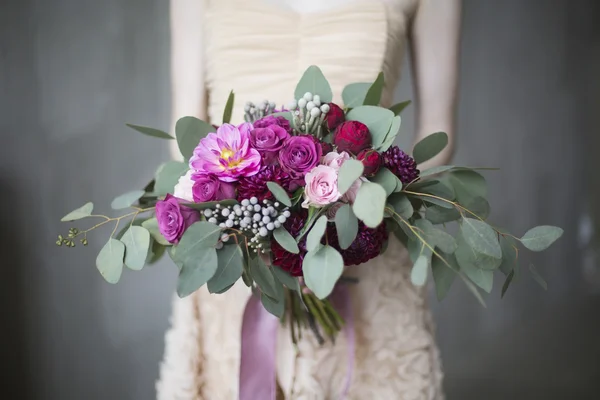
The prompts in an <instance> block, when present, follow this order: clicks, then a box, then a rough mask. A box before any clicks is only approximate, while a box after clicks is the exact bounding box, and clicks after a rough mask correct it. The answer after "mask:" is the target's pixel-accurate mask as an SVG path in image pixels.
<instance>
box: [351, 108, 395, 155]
mask: <svg viewBox="0 0 600 400" xmlns="http://www.w3.org/2000/svg"><path fill="white" fill-rule="evenodd" d="M393 119H394V113H393V112H391V111H390V110H388V109H385V108H381V107H376V106H360V107H356V108H353V109H352V110H350V111H348V113H347V114H346V120H348V121H360V122H362V123H363V124H365V125H366V126H367V127H368V128H369V132H370V133H371V140H372V145H373V148H374V149H375V150H381V146H382V144H383V142H384V140H385V138H386V136H387V134H388V132H389V130H390V126H391V125H392V120H393Z"/></svg>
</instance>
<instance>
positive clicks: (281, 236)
mask: <svg viewBox="0 0 600 400" xmlns="http://www.w3.org/2000/svg"><path fill="white" fill-rule="evenodd" d="M273 238H274V239H275V240H276V241H277V243H279V244H280V245H281V247H283V248H284V249H285V250H286V251H289V252H290V253H294V254H298V253H300V249H299V248H298V243H296V239H294V237H293V236H292V235H290V233H289V232H288V231H287V230H286V229H285V228H284V227H283V226H282V227H280V228H277V229H275V230H274V231H273Z"/></svg>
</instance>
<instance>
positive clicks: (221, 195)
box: [192, 173, 235, 203]
mask: <svg viewBox="0 0 600 400" xmlns="http://www.w3.org/2000/svg"><path fill="white" fill-rule="evenodd" d="M192 180H193V181H194V186H193V187H192V196H193V198H194V202H196V203H205V202H207V201H220V200H226V199H233V198H235V186H234V185H233V184H232V183H229V182H223V181H220V180H219V178H217V177H216V175H212V174H205V173H197V174H193V175H192Z"/></svg>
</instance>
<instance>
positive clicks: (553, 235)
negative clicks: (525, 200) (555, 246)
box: [521, 225, 563, 251]
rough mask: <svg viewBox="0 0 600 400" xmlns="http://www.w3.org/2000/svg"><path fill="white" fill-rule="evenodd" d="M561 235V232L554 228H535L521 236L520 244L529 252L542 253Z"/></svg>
mask: <svg viewBox="0 0 600 400" xmlns="http://www.w3.org/2000/svg"><path fill="white" fill-rule="evenodd" d="M562 234H563V230H562V229H561V228H558V227H556V226H549V225H542V226H536V227H535V228H531V229H530V230H528V231H527V232H526V233H525V234H524V235H523V237H522V238H521V243H523V246H525V247H527V248H528V249H529V250H531V251H543V250H546V249H547V248H548V247H550V246H551V245H552V243H554V242H555V241H556V240H558V238H560V237H561V236H562Z"/></svg>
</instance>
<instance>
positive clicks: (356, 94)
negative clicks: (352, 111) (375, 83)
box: [342, 82, 371, 108]
mask: <svg viewBox="0 0 600 400" xmlns="http://www.w3.org/2000/svg"><path fill="white" fill-rule="evenodd" d="M370 87H371V84H370V83H368V82H360V83H351V84H349V85H347V86H346V87H345V88H344V90H342V100H343V101H344V106H345V107H347V108H355V107H359V106H362V105H363V103H364V102H365V97H366V96H367V92H368V91H369V88H370Z"/></svg>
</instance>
